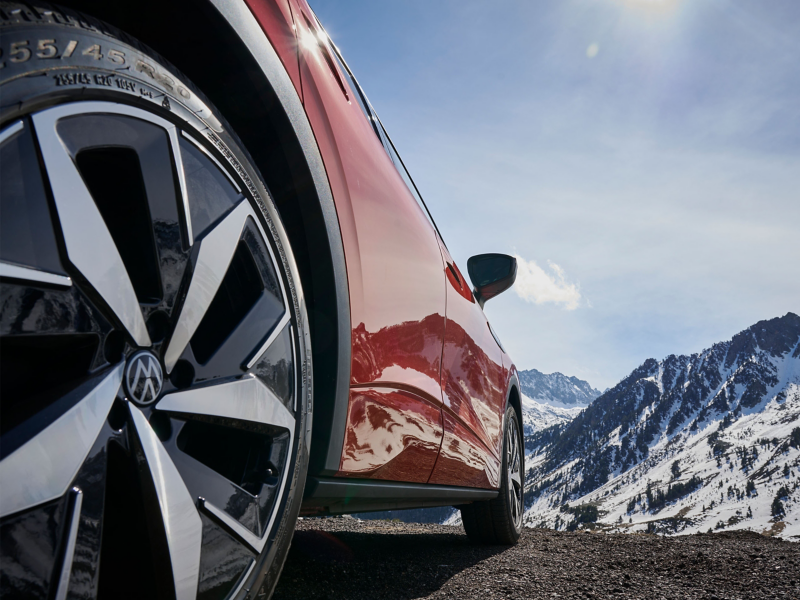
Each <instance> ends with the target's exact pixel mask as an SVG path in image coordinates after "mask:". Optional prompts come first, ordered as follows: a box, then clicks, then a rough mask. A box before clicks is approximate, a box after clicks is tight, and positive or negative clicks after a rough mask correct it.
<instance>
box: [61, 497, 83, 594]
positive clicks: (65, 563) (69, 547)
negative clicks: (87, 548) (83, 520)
mask: <svg viewBox="0 0 800 600" xmlns="http://www.w3.org/2000/svg"><path fill="white" fill-rule="evenodd" d="M69 500H70V505H71V508H72V510H71V511H70V519H69V525H68V529H67V543H66V546H65V548H64V556H63V559H62V563H61V573H60V575H59V579H58V588H57V589H56V595H55V600H66V598H67V591H68V590H69V580H70V577H71V576H72V559H73V558H74V557H75V542H76V541H77V539H78V525H79V524H80V517H81V506H83V492H82V491H81V490H79V489H78V488H72V491H71V492H70V499H69Z"/></svg>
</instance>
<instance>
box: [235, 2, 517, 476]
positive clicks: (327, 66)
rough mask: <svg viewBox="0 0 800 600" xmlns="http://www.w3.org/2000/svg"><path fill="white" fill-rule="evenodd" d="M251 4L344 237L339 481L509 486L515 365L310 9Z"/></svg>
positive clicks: (287, 4)
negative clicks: (312, 142)
mask: <svg viewBox="0 0 800 600" xmlns="http://www.w3.org/2000/svg"><path fill="white" fill-rule="evenodd" d="M246 2H247V3H248V5H249V6H250V8H251V10H252V11H253V14H254V15H255V16H256V18H257V19H258V20H259V22H260V23H261V25H262V27H263V29H264V31H265V33H266V34H267V36H268V38H269V39H270V42H271V43H272V45H273V47H274V48H275V50H276V52H277V53H278V55H279V56H280V58H281V60H282V61H283V63H284V65H285V66H286V69H287V71H288V73H289V75H290V77H291V79H292V82H293V83H294V85H295V87H296V89H297V92H298V94H299V95H300V98H301V100H302V102H303V105H304V107H305V110H306V114H307V116H308V119H309V122H310V124H311V127H312V129H313V131H314V134H315V136H316V140H317V144H318V147H319V150H320V154H321V155H322V159H323V162H324V164H325V169H326V172H327V174H328V180H329V183H330V186H331V191H332V193H333V197H334V202H335V205H336V210H337V215H338V219H339V226H340V230H341V233H342V243H343V246H344V251H345V260H346V265H347V277H348V287H349V291H350V310H351V323H352V331H351V335H352V365H351V377H350V385H351V390H350V401H349V406H348V420H347V426H346V431H345V442H344V448H343V453H342V460H341V464H340V471H339V473H338V475H340V476H350V477H369V478H376V479H391V480H395V481H412V482H422V481H429V482H430V483H442V484H450V485H462V486H473V487H483V488H493V487H497V485H498V483H499V480H498V477H499V468H500V461H499V456H500V452H501V449H502V431H501V426H502V415H503V411H504V408H505V400H506V397H507V390H508V382H509V377H510V374H511V373H512V372H513V371H512V370H511V369H509V368H508V367H509V365H510V364H511V362H510V360H509V359H508V358H507V357H506V358H505V364H506V368H504V366H503V364H504V358H503V352H502V351H501V350H500V348H499V346H498V344H497V343H496V342H495V340H494V338H493V336H492V335H491V332H490V331H489V327H488V322H487V321H486V317H485V315H484V314H483V311H482V309H481V308H480V307H479V305H478V304H477V303H476V302H475V300H474V298H473V296H472V292H471V286H470V284H469V282H468V281H467V280H466V278H465V277H464V276H463V274H462V273H461V271H460V270H459V269H458V267H457V266H456V264H455V262H454V261H453V260H452V258H451V257H450V255H449V253H448V252H447V249H446V247H445V246H444V244H440V240H439V239H438V235H437V234H436V232H435V230H434V228H433V227H432V226H431V224H430V222H429V221H428V219H427V217H426V215H425V214H424V212H423V210H422V209H421V207H420V206H419V205H418V204H417V202H416V200H415V198H414V197H413V195H412V194H411V192H410V191H409V190H408V188H407V187H406V185H405V183H404V181H403V179H402V178H401V177H400V175H399V173H398V172H397V170H396V168H395V166H394V164H393V163H392V161H391V159H390V158H389V156H388V155H387V153H386V151H385V149H384V148H383V146H382V144H381V142H380V140H379V139H378V137H377V136H376V135H375V132H374V130H373V128H372V124H371V123H370V122H369V121H368V120H367V119H366V118H365V117H364V115H363V113H362V112H361V109H360V107H359V105H358V103H357V102H356V99H355V96H354V95H353V94H355V93H358V92H357V91H356V90H354V89H352V88H351V86H350V84H349V80H348V78H347V76H346V74H345V73H343V72H342V71H341V70H340V68H339V66H338V65H337V63H336V61H335V60H334V59H333V53H332V52H333V51H332V49H331V48H330V47H329V45H328V41H327V37H326V36H325V35H324V33H323V32H322V31H321V29H320V28H319V27H318V25H317V23H316V20H315V18H314V16H313V13H312V12H311V10H310V8H309V6H308V4H307V2H306V0H246ZM512 369H513V367H512ZM440 447H441V448H440Z"/></svg>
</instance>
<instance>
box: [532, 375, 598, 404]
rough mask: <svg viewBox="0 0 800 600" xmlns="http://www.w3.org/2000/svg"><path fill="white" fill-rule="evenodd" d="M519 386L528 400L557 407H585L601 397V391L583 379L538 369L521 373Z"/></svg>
mask: <svg viewBox="0 0 800 600" xmlns="http://www.w3.org/2000/svg"><path fill="white" fill-rule="evenodd" d="M519 385H520V387H521V388H522V393H523V394H524V395H526V396H527V397H528V398H531V399H532V400H535V401H536V402H538V403H540V404H549V405H551V406H557V407H575V406H580V407H584V406H587V405H588V404H589V403H590V402H591V401H592V400H594V399H595V398H597V397H598V396H599V395H600V390H596V389H594V388H593V387H592V386H591V385H589V383H588V382H586V381H583V380H582V379H578V378H577V377H567V376H566V375H563V374H562V373H550V374H545V373H542V372H541V371H537V370H536V369H528V370H527V371H519Z"/></svg>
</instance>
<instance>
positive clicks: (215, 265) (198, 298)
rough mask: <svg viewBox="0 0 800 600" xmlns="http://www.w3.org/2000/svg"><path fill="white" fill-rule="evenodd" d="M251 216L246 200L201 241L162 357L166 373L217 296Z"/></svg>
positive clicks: (170, 369) (181, 352)
mask: <svg viewBox="0 0 800 600" xmlns="http://www.w3.org/2000/svg"><path fill="white" fill-rule="evenodd" d="M250 214H251V211H250V206H249V205H248V203H247V202H246V201H243V202H240V203H239V205H238V206H237V207H236V208H235V209H233V211H231V212H230V213H229V214H228V216H226V217H225V218H224V219H223V220H222V222H220V223H219V224H218V225H217V226H216V227H214V229H212V230H211V231H210V232H209V233H208V234H207V235H206V237H205V238H203V240H202V241H201V242H200V250H199V253H198V256H197V262H196V263H195V266H194V273H193V274H192V280H191V283H190V284H189V290H188V292H187V293H186V299H185V300H184V303H183V307H182V308H181V312H180V316H179V317H178V321H177V324H176V325H175V330H174V332H173V334H172V339H171V340H170V342H169V347H168V348H167V352H166V354H165V355H164V364H165V366H166V368H167V372H168V373H171V372H172V369H173V368H174V367H175V363H176V362H178V359H179V358H180V357H181V354H183V351H184V349H185V348H186V346H187V344H188V343H189V341H190V340H191V339H192V335H194V332H195V331H196V330H197V327H198V326H199V325H200V322H201V321H202V320H203V316H204V315H205V314H206V311H207V310H208V307H209V306H210V305H211V301H212V300H213V299H214V295H215V294H216V293H217V290H218V289H219V286H220V284H221V283H222V279H223V277H225V273H226V272H227V270H228V265H229V264H230V262H231V258H233V253H234V252H235V250H236V246H237V244H238V243H239V238H240V237H241V234H242V228H243V227H244V224H245V221H246V220H247V217H248V216H249V215H250Z"/></svg>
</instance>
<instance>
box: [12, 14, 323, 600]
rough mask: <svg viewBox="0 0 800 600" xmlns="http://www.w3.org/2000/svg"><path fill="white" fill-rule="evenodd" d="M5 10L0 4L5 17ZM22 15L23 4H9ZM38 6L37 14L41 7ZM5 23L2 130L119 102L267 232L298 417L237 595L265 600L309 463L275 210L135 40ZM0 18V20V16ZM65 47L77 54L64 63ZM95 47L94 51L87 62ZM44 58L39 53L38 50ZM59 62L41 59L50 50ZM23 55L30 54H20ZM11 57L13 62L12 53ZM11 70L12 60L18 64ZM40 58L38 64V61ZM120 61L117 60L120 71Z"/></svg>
mask: <svg viewBox="0 0 800 600" xmlns="http://www.w3.org/2000/svg"><path fill="white" fill-rule="evenodd" d="M6 4H7V3H3V8H4V12H5V13H6V15H9V14H11V11H10V10H7V6H6ZM14 6H21V5H16V4H15V5H14ZM42 6H44V5H42ZM23 10H26V11H28V15H29V16H28V17H27V18H28V19H29V20H25V19H18V21H19V22H13V19H12V20H11V21H9V20H5V19H4V20H3V21H2V23H1V25H2V29H1V30H0V45H1V47H2V52H3V54H2V57H1V58H0V63H1V64H3V67H2V68H0V128H4V127H5V126H6V125H7V124H8V123H10V122H13V121H15V120H17V119H20V118H23V117H25V116H27V115H30V114H32V113H35V112H38V111H40V110H43V109H45V108H48V107H50V106H55V105H58V104H64V103H69V102H76V101H88V100H100V101H108V102H118V103H122V104H127V105H131V106H135V107H138V108H141V109H144V110H146V111H148V112H151V113H153V114H156V115H157V116H159V117H162V118H164V119H166V120H169V121H171V122H172V123H174V124H176V125H177V126H178V127H180V128H182V129H189V130H192V131H194V132H195V133H196V134H197V135H196V137H197V138H200V139H202V140H203V141H204V142H205V145H206V146H207V147H208V148H209V150H210V151H211V152H213V153H214V154H215V155H216V157H217V159H218V160H219V161H220V162H223V164H227V165H228V166H229V167H230V168H231V170H232V171H233V172H234V173H236V174H237V175H238V178H239V179H240V181H241V182H242V183H243V184H244V187H245V188H246V189H247V190H248V192H249V193H248V194H247V195H248V196H249V198H250V200H251V201H252V203H253V204H255V205H256V206H257V207H258V210H257V211H256V212H257V213H258V214H259V216H260V217H261V221H262V225H263V226H264V229H265V231H267V232H268V234H267V237H268V242H269V243H270V245H271V248H272V250H273V252H274V254H275V258H276V260H277V261H279V262H280V263H281V267H282V269H281V271H282V272H281V277H282V278H283V282H284V285H285V287H286V290H287V292H288V294H287V295H288V296H289V301H290V303H292V305H293V306H292V312H293V316H294V319H293V323H294V324H295V325H296V329H295V343H296V346H295V347H296V352H297V356H296V359H297V374H298V378H297V381H296V382H295V385H296V389H297V398H298V408H297V412H296V429H295V436H294V438H295V443H294V448H293V449H292V452H293V459H292V460H293V463H292V465H291V467H290V471H289V481H288V482H287V485H286V487H285V488H284V494H283V497H282V498H281V500H280V504H279V506H278V507H277V509H276V510H277V511H279V514H280V518H277V519H276V520H275V524H274V525H273V528H272V531H270V532H269V534H268V535H269V537H268V542H267V546H266V548H265V550H264V551H263V552H262V553H261V555H260V556H259V557H258V559H257V565H256V568H255V569H254V571H253V574H252V575H251V577H250V581H247V582H245V585H244V587H243V589H242V591H241V593H240V596H239V597H240V598H244V597H245V596H246V595H248V594H249V593H250V592H251V590H259V589H262V590H263V592H265V593H266V596H263V595H262V596H260V597H264V598H268V597H269V596H270V595H271V594H272V591H273V590H274V588H275V585H276V584H277V581H278V577H279V575H280V572H281V570H282V568H283V563H284V560H285V558H286V554H287V552H288V549H289V545H290V544H291V539H292V534H293V532H294V527H295V523H296V520H297V515H298V514H299V511H300V504H301V502H302V495H303V489H304V486H305V479H306V472H307V468H308V459H309V445H310V436H311V408H312V365H311V343H310V331H309V323H308V315H307V312H306V307H305V301H304V298H303V294H302V289H301V287H300V283H299V282H300V277H299V272H298V269H297V265H296V263H295V260H294V257H293V255H292V252H291V247H290V245H289V241H288V237H287V235H286V232H285V230H284V228H283V225H282V223H281V219H280V215H279V213H278V211H277V208H276V206H275V203H274V201H273V199H272V197H271V195H270V193H269V192H268V190H267V188H266V186H265V185H264V183H263V181H262V178H261V176H260V174H259V173H258V171H257V169H256V168H255V166H254V165H253V161H252V159H251V157H250V156H249V154H248V153H247V151H246V150H245V148H244V147H243V145H242V144H241V142H240V141H239V139H238V137H237V136H236V134H235V133H234V132H233V131H232V130H231V128H230V127H229V126H228V125H227V123H226V121H225V119H224V117H223V116H222V115H220V114H219V113H218V112H217V111H216V110H215V109H214V108H213V106H212V105H211V103H210V102H209V101H208V100H206V99H205V97H204V96H203V95H202V93H201V92H200V91H199V90H197V89H196V88H195V87H194V85H193V84H192V83H191V82H189V81H188V80H187V79H186V78H185V77H184V76H183V75H181V74H180V72H178V71H177V69H175V68H174V67H172V66H171V65H169V63H168V62H167V61H165V60H164V59H163V58H161V57H158V55H157V54H156V53H155V52H153V51H152V50H149V49H148V48H146V47H145V46H143V45H142V44H140V43H139V42H137V41H136V40H134V39H133V38H130V37H129V36H127V35H126V34H124V33H122V32H120V31H118V30H116V29H115V28H113V27H111V26H108V25H106V24H104V23H102V22H100V21H97V20H94V19H91V18H90V17H86V16H85V15H78V14H77V13H73V12H71V11H67V10H63V9H57V8H54V7H51V6H48V7H47V10H50V11H51V13H50V14H49V15H48V14H46V12H45V11H44V10H38V11H33V16H34V17H38V18H33V19H32V20H30V9H28V8H26V7H23ZM4 16H5V15H4ZM71 42H76V44H74V46H75V47H74V49H73V51H72V54H71V55H70V56H64V54H65V53H66V51H67V50H68V48H69V47H70V43H71ZM95 46H97V50H96V51H95V52H90V53H89V54H85V52H86V51H90V50H92V48H93V47H95ZM40 47H41V48H44V50H37V49H38V48H40ZM50 47H54V48H55V49H56V54H55V55H54V56H53V57H52V58H47V57H46V55H48V54H50V53H51V52H52V50H50V49H49V48H50ZM21 48H28V50H29V51H30V52H29V53H28V52H24V51H22V52H20V49H21ZM13 49H16V53H14V52H13ZM28 54H29V55H30V56H28V57H27V59H26V60H24V61H16V62H15V61H13V60H12V58H24V57H26V56H27V55H28ZM38 55H42V56H45V57H41V56H38ZM120 56H121V57H122V60H123V61H124V62H123V63H122V64H118V62H117V61H119V60H120Z"/></svg>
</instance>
